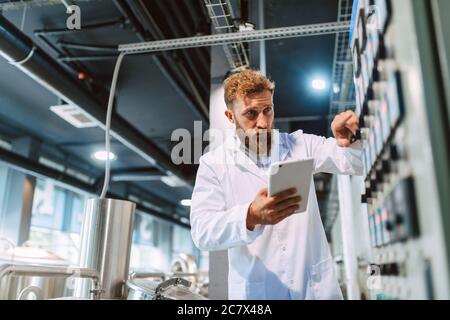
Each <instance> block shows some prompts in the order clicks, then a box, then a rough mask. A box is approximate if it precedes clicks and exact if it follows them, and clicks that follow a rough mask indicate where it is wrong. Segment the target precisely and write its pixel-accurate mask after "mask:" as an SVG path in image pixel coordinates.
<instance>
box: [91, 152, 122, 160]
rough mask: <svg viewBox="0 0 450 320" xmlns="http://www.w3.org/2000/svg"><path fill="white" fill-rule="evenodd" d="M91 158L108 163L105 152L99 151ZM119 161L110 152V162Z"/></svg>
mask: <svg viewBox="0 0 450 320" xmlns="http://www.w3.org/2000/svg"><path fill="white" fill-rule="evenodd" d="M91 157H92V158H93V159H95V160H99V161H106V159H107V158H106V157H107V156H106V151H104V150H101V151H97V152H94V153H93V154H92V155H91ZM116 159H117V157H116V155H115V154H114V153H112V152H110V153H109V160H110V161H113V160H116Z"/></svg>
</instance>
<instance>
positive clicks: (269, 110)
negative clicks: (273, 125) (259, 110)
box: [264, 108, 272, 114]
mask: <svg viewBox="0 0 450 320" xmlns="http://www.w3.org/2000/svg"><path fill="white" fill-rule="evenodd" d="M271 112H272V108H266V109H264V113H266V114H267V113H271Z"/></svg>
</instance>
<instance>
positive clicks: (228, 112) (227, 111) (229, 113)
mask: <svg viewBox="0 0 450 320" xmlns="http://www.w3.org/2000/svg"><path fill="white" fill-rule="evenodd" d="M225 116H226V117H227V118H228V121H230V122H231V123H233V124H234V115H233V112H231V111H230V110H229V109H227V110H226V111H225Z"/></svg>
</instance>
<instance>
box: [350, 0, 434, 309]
mask: <svg viewBox="0 0 450 320" xmlns="http://www.w3.org/2000/svg"><path fill="white" fill-rule="evenodd" d="M394 2H396V1H393V0H364V1H359V3H358V7H357V11H356V12H353V21H354V22H353V24H352V35H353V36H352V39H351V52H352V62H353V69H354V84H355V96H356V111H357V114H358V116H359V117H360V126H361V137H362V141H363V164H364V178H363V180H362V182H361V203H362V206H361V207H362V208H363V210H362V211H363V212H361V214H363V215H365V216H367V219H368V226H369V231H368V233H369V234H368V235H367V236H368V237H370V245H371V248H370V251H371V254H370V261H366V264H367V279H368V281H367V288H366V289H367V291H368V292H369V298H370V299H377V300H384V299H433V298H435V296H434V289H433V281H436V279H433V272H432V268H431V264H430V260H429V257H428V255H427V252H426V250H427V248H426V246H425V245H424V243H425V242H424V240H423V237H422V230H421V224H420V217H419V206H418V202H417V199H418V197H417V186H418V182H417V180H416V175H415V170H414V168H413V166H412V165H411V162H412V161H411V160H412V157H413V156H412V155H411V149H410V146H408V144H407V143H406V140H407V139H406V138H405V137H406V135H409V134H410V132H411V130H412V125H411V124H409V123H408V113H410V112H413V111H412V108H411V107H410V106H409V105H408V102H407V101H410V99H411V97H409V99H406V94H411V92H408V93H405V92H404V91H405V90H404V89H405V88H407V83H406V82H405V77H406V74H407V73H405V72H404V70H403V69H402V68H401V63H400V62H401V59H402V57H401V56H399V55H398V54H397V50H396V47H395V43H396V41H397V42H398V41H402V39H401V38H399V33H398V32H393V31H392V28H395V26H394V25H393V23H394V22H395V20H393V18H394V17H395V16H396V15H397V16H398V15H400V14H402V13H400V12H398V11H397V12H396V11H395V10H398V8H399V7H398V6H397V8H396V7H395V4H394ZM403 2H404V1H403ZM397 3H399V2H397ZM396 23H398V22H396Z"/></svg>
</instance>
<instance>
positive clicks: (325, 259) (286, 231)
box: [191, 131, 362, 300]
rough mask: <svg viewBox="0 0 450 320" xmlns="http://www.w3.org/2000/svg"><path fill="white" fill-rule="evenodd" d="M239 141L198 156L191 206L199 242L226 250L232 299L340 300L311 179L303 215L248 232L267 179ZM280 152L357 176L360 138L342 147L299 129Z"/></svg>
mask: <svg viewBox="0 0 450 320" xmlns="http://www.w3.org/2000/svg"><path fill="white" fill-rule="evenodd" d="M236 140H237V139H236V138H234V139H228V140H227V142H226V143H224V144H223V145H222V146H220V147H218V148H217V149H215V150H213V151H211V152H209V153H207V154H205V155H204V156H202V157H201V159H200V167H199V170H198V173H197V180H196V183H195V187H194V192H193V195H192V203H191V234H192V238H193V241H194V243H195V244H196V246H197V247H198V248H199V249H200V250H205V251H217V250H225V249H228V263H229V275H228V292H229V299H232V300H243V299H249V300H263V299H283V300H284V299H295V300H302V299H342V293H341V290H340V288H339V285H338V280H337V276H336V272H335V267H334V261H333V259H332V256H331V254H330V249H329V246H328V242H327V238H326V235H325V232H324V228H323V225H322V221H321V218H320V213H319V207H318V203H317V197H316V192H315V187H314V183H312V184H311V190H310V193H309V199H308V209H307V211H306V212H304V213H301V214H295V215H292V216H291V217H289V218H287V219H285V220H284V221H282V222H281V223H279V224H277V225H275V226H261V225H259V226H257V227H256V228H255V230H254V231H249V230H248V229H247V226H246V217H247V211H248V207H249V205H250V204H251V202H252V201H253V200H254V198H255V196H256V194H257V192H258V191H259V190H261V189H262V188H265V187H267V186H268V176H267V175H266V172H265V171H264V170H262V169H260V168H258V166H257V165H256V164H255V163H254V162H251V161H247V162H246V163H245V164H242V161H240V159H242V157H245V155H244V152H243V151H242V150H241V148H239V147H238V146H237V144H236V143H235V142H234V141H236ZM280 153H281V154H280V161H288V160H298V159H306V158H314V160H315V172H316V173H318V172H327V173H334V174H349V175H361V174H362V161H361V144H360V143H359V142H357V143H355V144H353V145H352V146H351V147H350V148H340V147H339V146H338V145H337V144H336V140H335V139H333V138H330V139H325V138H322V137H319V136H315V135H308V134H304V133H303V132H302V131H297V132H295V133H293V134H290V135H289V134H280ZM247 159H248V158H247Z"/></svg>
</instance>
